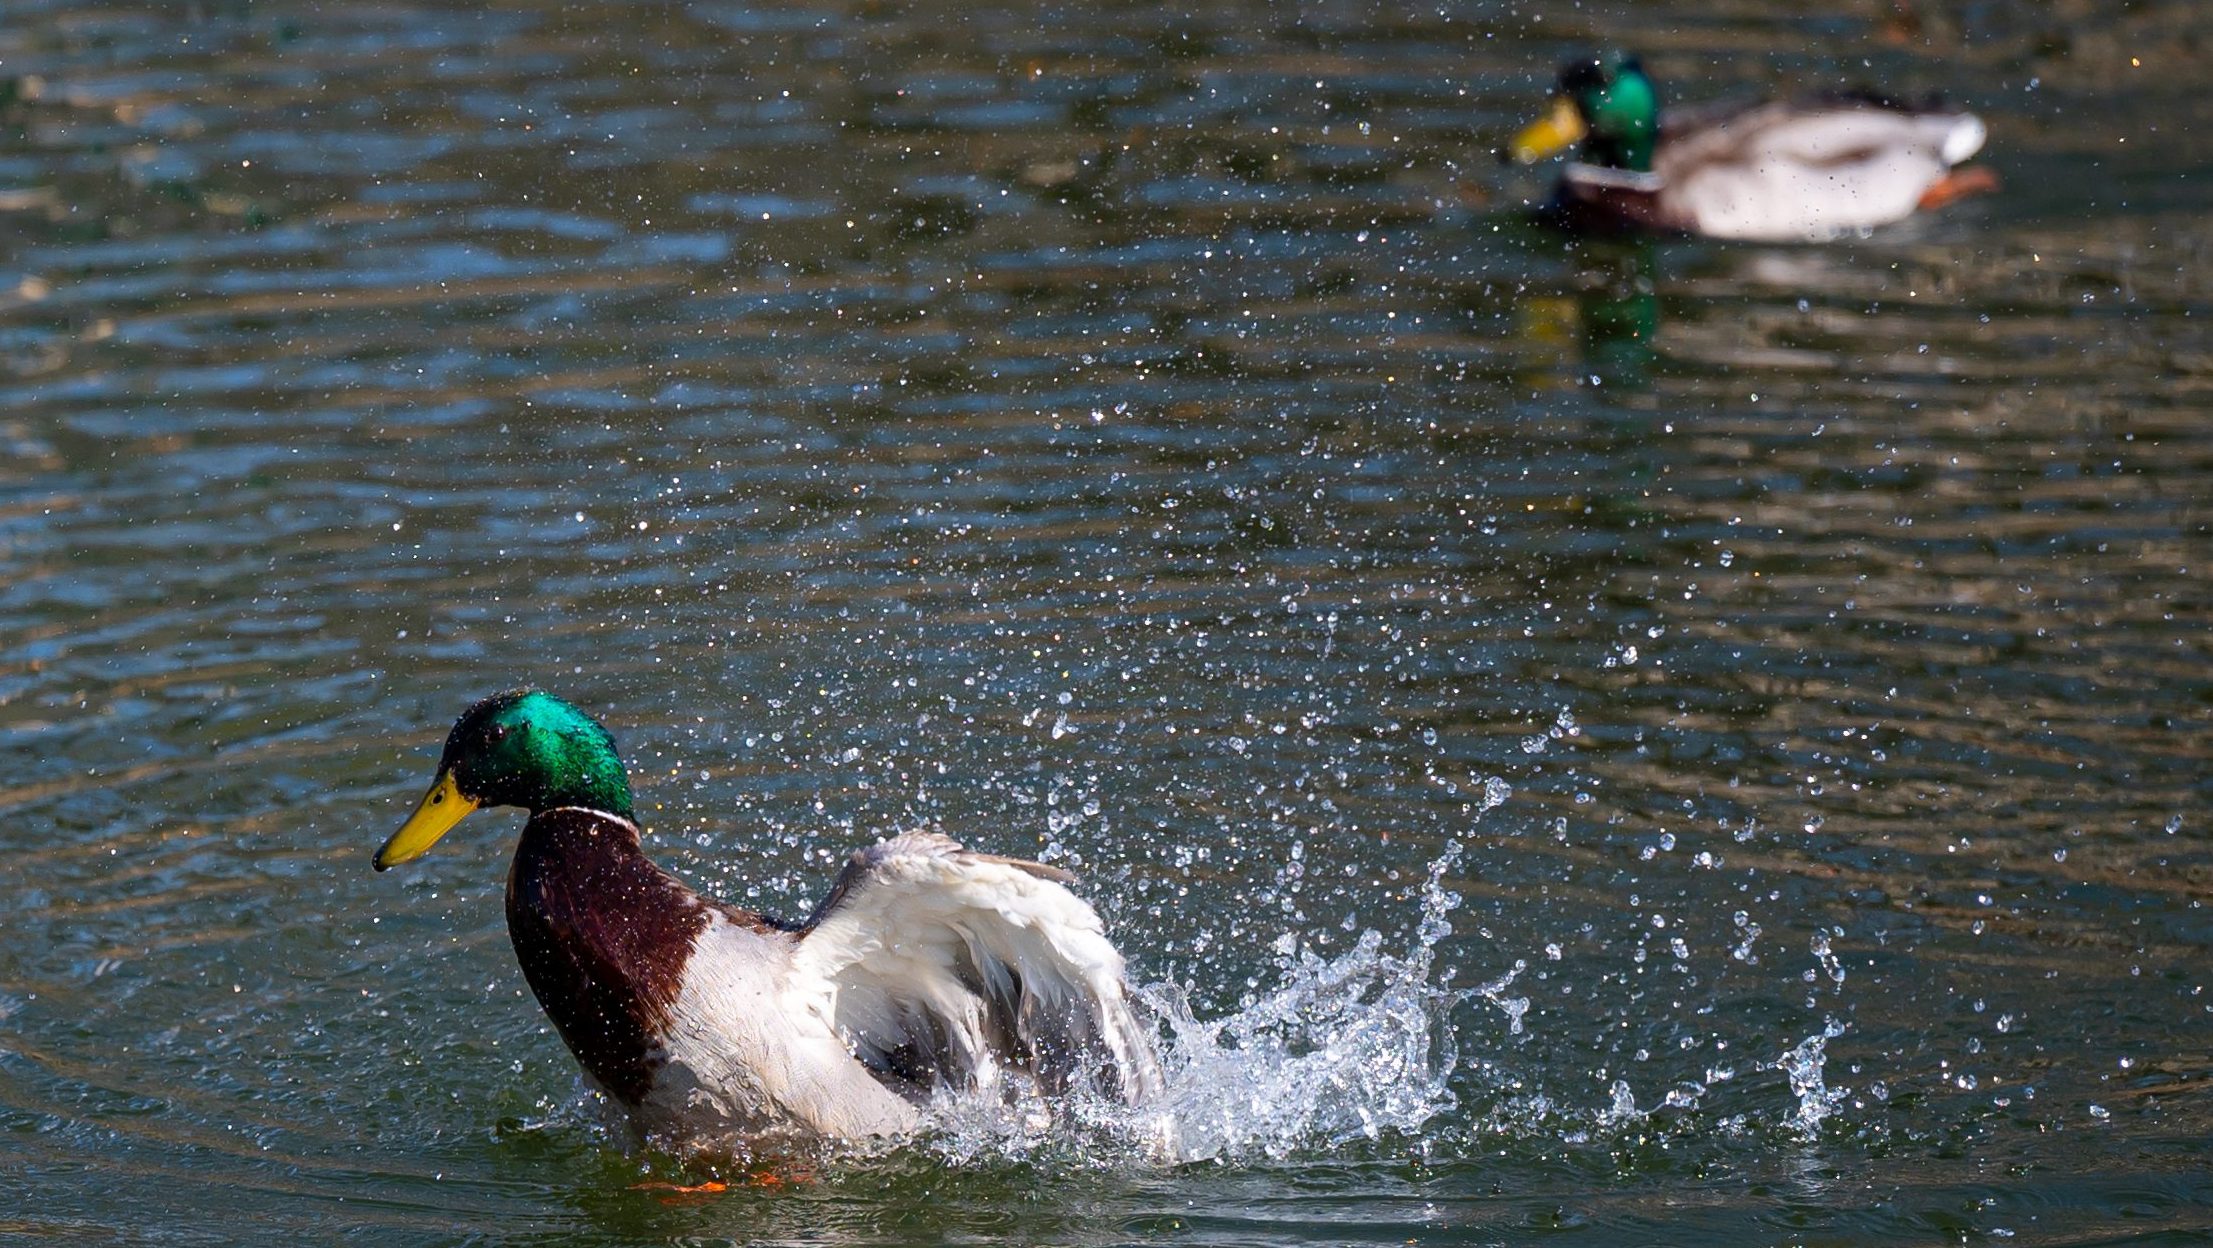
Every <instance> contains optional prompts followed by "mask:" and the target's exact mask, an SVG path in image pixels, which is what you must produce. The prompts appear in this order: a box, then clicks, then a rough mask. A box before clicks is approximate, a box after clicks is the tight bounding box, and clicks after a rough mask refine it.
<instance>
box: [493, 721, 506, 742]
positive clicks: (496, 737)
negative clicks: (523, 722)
mask: <svg viewBox="0 0 2213 1248" xmlns="http://www.w3.org/2000/svg"><path fill="white" fill-rule="evenodd" d="M506 739H507V725H505V724H493V725H492V744H493V745H498V744H499V743H500V742H502V741H505V740H506Z"/></svg>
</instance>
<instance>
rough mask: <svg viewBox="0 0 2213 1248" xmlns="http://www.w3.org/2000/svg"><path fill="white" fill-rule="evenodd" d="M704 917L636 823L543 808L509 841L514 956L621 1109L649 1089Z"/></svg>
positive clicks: (698, 901)
mask: <svg viewBox="0 0 2213 1248" xmlns="http://www.w3.org/2000/svg"><path fill="white" fill-rule="evenodd" d="M709 913H710V906H709V904H708V903H707V901H706V900H705V899H704V898H702V897H700V896H699V894H697V893H695V892H693V891H692V890H691V889H689V888H686V887H685V886H684V884H683V882H682V881H680V880H678V879H677V878H676V877H675V876H672V875H670V874H669V873H668V872H666V871H663V870H662V869H661V868H659V867H657V866H655V865H654V864H653V861H652V860H651V859H649V858H647V857H646V856H645V850H644V848H643V847H641V846H640V845H639V843H638V828H637V825H636V824H634V823H632V822H630V821H629V820H628V819H626V818H622V817H620V816H618V815H615V814H611V813H608V812H605V811H598V810H591V809H586V808H582V807H573V806H572V807H561V808H558V809H553V810H544V811H540V812H538V813H537V814H534V815H532V816H531V818H530V822H529V823H528V824H527V825H525V826H524V828H523V834H522V839H521V841H520V842H519V843H518V844H517V845H516V846H515V861H514V865H513V867H512V869H511V870H510V871H509V873H508V877H507V933H508V935H509V936H510V937H511V938H513V940H514V942H515V957H516V959H517V960H519V961H520V962H521V963H522V968H523V975H524V977H525V978H527V979H528V980H529V981H530V988H531V991H532V992H534V993H536V994H537V997H538V1004H540V1005H542V1006H544V1007H545V1011H546V1014H547V1015H548V1016H549V1017H551V1018H552V1019H553V1024H554V1026H555V1027H556V1028H558V1029H559V1030H560V1032H561V1038H562V1039H563V1040H564V1041H566V1042H567V1043H568V1046H569V1049H570V1051H571V1052H573V1053H575V1054H576V1059H577V1061H579V1062H581V1063H582V1064H583V1066H584V1069H585V1070H587V1071H589V1072H590V1073H591V1075H592V1077H593V1078H594V1079H596V1080H597V1081H598V1082H599V1084H600V1086H602V1087H604V1088H605V1089H606V1090H607V1091H608V1092H610V1093H612V1094H613V1095H615V1096H616V1097H619V1098H620V1099H622V1100H623V1101H625V1102H627V1103H629V1104H633V1105H635V1104H636V1103H638V1102H639V1101H640V1100H641V1099H643V1098H644V1096H645V1094H646V1092H647V1090H648V1089H649V1088H651V1086H652V1083H653V1074H654V1069H655V1066H656V1064H657V1062H656V1059H655V1058H654V1056H653V1054H654V1051H655V1048H656V1046H657V1045H658V1044H659V1042H660V1039H661V1037H662V1036H663V1035H665V1034H666V1029H667V1026H668V1021H669V1016H670V1011H671V1010H672V1009H673V1008H674V1006H675V1004H676V999H677V995H678V993H679V991H680V990H681V988H682V985H683V977H684V968H685V966H686V964H687V963H689V962H690V961H691V956H692V949H693V946H694V944H695V943H696V942H697V940H698V938H699V934H700V932H701V931H703V930H705V928H706V927H707V924H708V921H709Z"/></svg>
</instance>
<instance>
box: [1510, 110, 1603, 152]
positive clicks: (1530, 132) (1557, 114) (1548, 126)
mask: <svg viewBox="0 0 2213 1248" xmlns="http://www.w3.org/2000/svg"><path fill="white" fill-rule="evenodd" d="M1589 132H1590V128H1589V127H1588V126H1585V125H1584V124H1583V114H1582V113H1580V112H1578V111H1576V107H1575V101H1573V100H1571V99H1569V98H1567V97H1566V96H1564V95H1563V96H1561V97H1560V98H1558V99H1556V100H1554V101H1553V102H1552V111H1551V112H1549V113H1546V114H1545V115H1544V116H1542V117H1539V118H1538V119H1537V120H1535V121H1532V122H1530V123H1529V124H1528V125H1527V126H1524V127H1522V132H1521V133H1520V134H1517V135H1515V136H1514V142H1513V145H1512V146H1511V147H1509V148H1507V149H1506V151H1507V154H1508V155H1510V156H1512V157H1513V158H1514V160H1515V161H1516V162H1518V163H1520V164H1524V165H1526V164H1531V163H1534V162H1536V161H1540V160H1543V159H1544V158H1545V157H1547V156H1550V155H1552V154H1553V153H1554V152H1557V151H1560V150H1562V149H1564V148H1567V147H1569V146H1571V145H1573V144H1575V143H1579V142H1581V141H1582V139H1583V136H1584V135H1585V134H1587V133H1589Z"/></svg>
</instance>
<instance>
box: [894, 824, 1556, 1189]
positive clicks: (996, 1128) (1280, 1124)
mask: <svg viewBox="0 0 2213 1248" xmlns="http://www.w3.org/2000/svg"><path fill="white" fill-rule="evenodd" d="M1460 853H1461V850H1460V846H1459V845H1458V843H1457V842H1455V843H1454V844H1452V845H1451V846H1450V847H1448V848H1447V850H1446V851H1445V853H1444V854H1443V855H1442V856H1440V857H1439V858H1438V859H1437V861H1435V862H1433V863H1431V864H1430V868H1429V874H1428V879H1427V881H1426V883H1425V884H1424V886H1423V889H1422V894H1421V920H1420V922H1419V924H1418V925H1417V927H1416V930H1415V934H1414V938H1413V943H1412V946H1411V948H1409V949H1408V950H1407V951H1406V952H1405V953H1403V954H1399V953H1393V952H1390V951H1389V950H1387V949H1386V948H1385V946H1384V940H1383V937H1382V935H1381V934H1380V933H1378V932H1375V931H1373V930H1370V931H1365V932H1362V933H1361V935H1360V937H1359V938H1358V940H1357V941H1356V942H1355V944H1354V946H1353V948H1351V949H1350V950H1348V951H1346V952H1344V953H1342V954H1339V955H1337V956H1335V957H1330V958H1324V957H1320V956H1317V955H1316V954H1314V953H1313V952H1311V951H1309V950H1298V951H1297V952H1295V953H1292V954H1289V955H1288V956H1287V957H1286V960H1285V963H1284V966H1283V971H1282V980H1281V982H1280V983H1278V984H1277V985H1276V986H1275V987H1274V988H1273V989H1272V990H1271V991H1269V992H1267V993H1265V994H1264V995H1262V996H1260V997H1259V998H1258V999H1257V1000H1255V1001H1253V1002H1252V1003H1251V1004H1249V1005H1247V1006H1246V1007H1245V1008H1243V1009H1241V1010H1239V1011H1238V1012H1236V1013H1235V1014H1232V1015H1230V1016H1228V1017H1225V1018H1219V1019H1212V1020H1201V1019H1199V1018H1197V1017H1196V1016H1195V1015H1194V1014H1193V1013H1192V1011H1191V1009H1190V1007H1189V1005H1188V1003H1187V1002H1186V1001H1185V999H1184V994H1183V992H1182V991H1181V990H1180V989H1178V988H1176V987H1174V986H1171V985H1150V986H1145V987H1141V988H1140V989H1138V995H1139V996H1140V997H1141V998H1142V999H1143V1000H1144V1001H1145V1003H1146V1004H1147V1005H1148V1006H1149V1007H1150V1008H1151V1009H1152V1010H1153V1011H1154V1012H1155V1014H1156V1015H1157V1016H1158V1017H1159V1019H1160V1020H1161V1022H1162V1024H1163V1026H1164V1029H1165V1043H1164V1045H1163V1048H1162V1053H1161V1061H1162V1068H1163V1071H1164V1073H1165V1075H1166V1078H1167V1090H1166V1093H1165V1095H1164V1096H1163V1097H1162V1098H1161V1099H1160V1100H1159V1101H1158V1102H1156V1103H1154V1104H1150V1105H1147V1106H1145V1107H1144V1108H1142V1109H1138V1110H1132V1109H1130V1108H1127V1107H1125V1106H1121V1105H1119V1104H1115V1103H1113V1102H1111V1101H1110V1100H1108V1099H1107V1098H1104V1097H1100V1096H1096V1095H1088V1094H1079V1095H1076V1096H1073V1097H1068V1098H1060V1099H1058V1100H1057V1102H1056V1103H1055V1104H1054V1105H1047V1104H1045V1103H1044V1102H1043V1101H1042V1100H1041V1099H1039V1098H1037V1097H1035V1096H1034V1095H1033V1094H1029V1093H1023V1094H1020V1095H1017V1096H1015V1097H1014V1098H1013V1099H1011V1100H1009V1101H1006V1102H982V1101H979V1100H978V1099H976V1098H964V1099H963V1100H960V1101H950V1100H948V1101H941V1102H940V1103H939V1104H938V1105H937V1106H935V1107H934V1110H935V1112H934V1113H933V1117H934V1118H935V1120H936V1124H937V1127H938V1132H937V1133H936V1135H935V1136H934V1137H933V1139H932V1140H931V1141H930V1146H931V1147H933V1148H934V1149H936V1150H937V1151H938V1152H939V1153H941V1154H942V1155H945V1156H946V1157H947V1158H948V1159H949V1160H955V1161H963V1162H965V1161H969V1160H973V1159H975V1158H976V1157H978V1156H981V1155H991V1154H997V1155H1002V1156H1013V1157H1023V1158H1030V1159H1035V1158H1036V1157H1037V1156H1038V1155H1039V1154H1040V1153H1058V1152H1062V1151H1065V1150H1067V1149H1069V1148H1070V1147H1073V1148H1074V1149H1075V1150H1076V1151H1077V1152H1078V1153H1079V1154H1095V1153H1096V1151H1097V1150H1096V1149H1094V1148H1091V1147H1087V1145H1096V1144H1104V1145H1106V1146H1107V1147H1106V1151H1107V1152H1109V1153H1123V1154H1127V1153H1130V1152H1133V1151H1134V1152H1136V1153H1138V1154H1140V1155H1143V1156H1146V1157H1150V1158H1153V1159H1169V1160H1175V1161H1210V1160H1211V1161H1228V1160H1237V1159H1242V1158H1280V1157H1284V1156H1287V1155H1290V1154H1292V1153H1295V1152H1297V1151H1299V1150H1302V1149H1307V1148H1316V1147H1330V1146H1336V1145H1343V1144H1348V1143H1352V1142H1355V1141H1362V1140H1378V1139H1381V1138H1383V1137H1385V1136H1386V1135H1388V1134H1390V1133H1394V1132H1396V1133H1404V1134H1413V1133H1415V1132H1418V1131H1419V1130H1420V1129H1421V1128H1422V1127H1423V1126H1424V1125H1425V1124H1426V1123H1428V1122H1429V1121H1430V1120H1431V1119H1433V1118H1435V1117H1436V1116H1437V1115H1439V1114H1442V1113H1445V1112H1447V1111H1449V1110H1451V1109H1452V1108H1453V1107H1454V1106H1455V1104H1456V1099H1455V1097H1454V1096H1453V1093H1452V1091H1451V1088H1450V1086H1449V1085H1450V1082H1451V1079H1452V1076H1453V1072H1454V1068H1455V1067H1456V1066H1457V1064H1458V1062H1459V1051H1458V1048H1457V1046H1456V1044H1455V1043H1454V1040H1453V1035H1452V1030H1451V1026H1450V1022H1449V1015H1450V1014H1451V1012H1452V1010H1453V1008H1454V1007H1455V1006H1456V1005H1458V1004H1460V1003H1461V1002H1462V1001H1464V1000H1467V999H1468V998H1469V997H1470V996H1471V995H1473V994H1472V993H1470V992H1468V991H1465V990H1456V989H1453V988H1452V987H1450V979H1451V971H1450V969H1449V968H1439V967H1438V966H1437V964H1436V951H1437V947H1438V945H1439V943H1440V942H1442V941H1443V940H1444V939H1445V938H1446V937H1447V936H1448V935H1450V933H1451V931H1452V923H1451V920H1450V917H1449V916H1450V914H1451V912H1452V911H1453V910H1454V909H1455V908H1457V907H1458V906H1459V904H1460V898H1459V896H1458V895H1457V894H1455V893H1453V892H1452V891H1450V890H1449V889H1447V888H1446V887H1445V886H1444V882H1443V881H1444V877H1445V875H1446V874H1447V873H1448V872H1449V871H1450V870H1451V869H1452V868H1453V867H1454V866H1455V865H1457V863H1458V862H1459V860H1460ZM1512 979H1513V976H1512V975H1511V974H1509V975H1507V976H1506V977H1505V978H1504V979H1503V980H1501V981H1499V982H1498V983H1497V984H1495V985H1493V987H1494V988H1495V989H1499V990H1502V989H1503V988H1504V986H1505V985H1506V984H1507V983H1510V982H1512ZM1493 999H1494V1000H1498V998H1497V997H1495V996H1494V998H1493ZM1498 1003H1499V1004H1500V1006H1501V1008H1502V1009H1506V1010H1507V1011H1508V1012H1509V1014H1513V1013H1514V1010H1513V1008H1512V1007H1513V1005H1514V1004H1522V1003H1518V1002H1507V1001H1504V1000H1498ZM1522 1008H1524V1009H1526V1004H1522ZM1516 1021H1517V1022H1518V1016H1517V1018H1516Z"/></svg>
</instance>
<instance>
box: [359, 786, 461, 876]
mask: <svg viewBox="0 0 2213 1248" xmlns="http://www.w3.org/2000/svg"><path fill="white" fill-rule="evenodd" d="M475 809H476V802H475V801H473V800H472V799H470V798H466V797H463V796H461V790H460V789H459V788H457V787H455V785H454V783H453V773H452V772H450V771H441V772H439V773H438V782H437V783H436V784H433V785H431V786H430V792H428V793H425V794H423V800H422V801H420V802H418V803H416V805H415V813H414V814H412V815H409V816H408V817H407V822H406V823H403V824H401V825H400V830H399V831H397V832H394V833H393V834H392V839H391V840H388V841H386V842H385V843H384V848H382V849H380V850H378V851H377V858H376V865H377V870H379V871H382V870H384V869H385V868H387V867H396V866H398V865H400V864H401V863H403V862H413V861H415V860H416V859H417V858H420V857H422V856H423V855H424V854H425V853H427V852H429V850H430V847H431V846H433V845H435V844H437V843H438V838H439V837H441V836H444V835H445V834H446V833H448V832H450V831H452V830H453V825H455V824H457V823H459V822H461V820H462V818H463V817H464V816H466V815H467V814H468V813H469V812H470V811H472V810H475Z"/></svg>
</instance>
